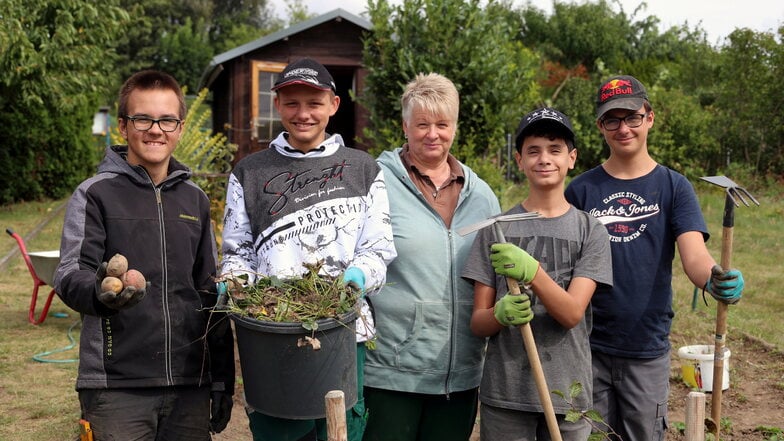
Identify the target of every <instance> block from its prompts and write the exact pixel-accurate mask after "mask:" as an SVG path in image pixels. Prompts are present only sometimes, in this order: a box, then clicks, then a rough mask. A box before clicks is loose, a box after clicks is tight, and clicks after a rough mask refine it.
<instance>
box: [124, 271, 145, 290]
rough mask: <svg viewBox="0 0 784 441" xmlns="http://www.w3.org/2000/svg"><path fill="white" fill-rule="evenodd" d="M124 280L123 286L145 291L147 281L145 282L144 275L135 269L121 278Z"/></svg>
mask: <svg viewBox="0 0 784 441" xmlns="http://www.w3.org/2000/svg"><path fill="white" fill-rule="evenodd" d="M120 280H122V284H123V286H126V287H128V286H133V287H134V288H136V289H143V288H146V285H147V281H146V280H144V276H143V275H142V273H140V272H139V271H137V270H135V269H129V270H128V271H126V272H125V274H123V275H122V277H121V278H120Z"/></svg>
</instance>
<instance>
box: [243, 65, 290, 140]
mask: <svg viewBox="0 0 784 441" xmlns="http://www.w3.org/2000/svg"><path fill="white" fill-rule="evenodd" d="M250 63H251V69H250V70H251V94H250V99H251V103H250V127H251V133H250V137H251V139H252V140H255V141H259V142H270V141H272V140H273V139H275V136H277V133H273V132H275V129H274V128H275V126H276V124H275V123H276V122H278V123H279V122H280V116H279V115H278V114H277V112H276V111H275V109H274V106H273V105H272V102H273V100H274V98H275V92H272V91H270V90H269V89H267V90H262V88H261V87H260V85H259V80H260V78H261V76H262V73H272V74H278V73H280V72H282V71H283V69H285V67H286V64H285V63H278V62H274V61H264V60H251V62H250ZM262 94H263V95H264V96H268V97H269V100H270V113H269V115H259V107H260V103H259V99H260V98H261V95H262ZM260 119H264V120H266V121H268V122H269V130H270V131H269V133H268V134H266V135H268V136H269V138H265V137H262V136H260V133H259V131H260V130H263V128H262V127H260V125H259V121H260Z"/></svg>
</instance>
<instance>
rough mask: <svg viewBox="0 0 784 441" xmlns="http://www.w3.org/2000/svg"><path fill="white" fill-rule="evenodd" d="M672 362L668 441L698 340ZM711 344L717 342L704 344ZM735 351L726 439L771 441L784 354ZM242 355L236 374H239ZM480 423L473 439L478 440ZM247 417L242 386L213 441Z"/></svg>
mask: <svg viewBox="0 0 784 441" xmlns="http://www.w3.org/2000/svg"><path fill="white" fill-rule="evenodd" d="M671 340H672V346H673V352H672V366H671V372H670V402H669V420H670V428H669V432H668V434H667V439H668V440H669V441H682V440H685V436H684V435H683V431H682V430H683V423H684V422H685V421H686V417H685V410H686V397H687V396H688V394H689V392H691V389H690V388H689V387H688V386H687V385H686V384H685V383H684V382H683V379H682V378H681V363H680V360H679V359H678V355H677V350H678V348H679V347H681V346H685V345H689V344H696V343H695V342H687V341H685V339H683V338H681V337H680V336H678V335H672V336H671ZM701 343H702V344H711V343H712V342H701ZM727 347H728V348H729V349H730V351H731V356H730V360H729V368H730V380H731V382H730V388H729V389H727V390H725V391H724V392H723V393H722V412H721V415H722V419H723V420H724V421H725V423H724V425H723V430H724V432H723V433H722V436H721V439H722V440H726V441H746V440H771V439H781V437H782V434H780V435H779V438H772V437H771V434H769V433H766V432H765V430H764V428H773V429H778V430H779V431H781V430H784V353H781V352H777V351H775V350H773V349H772V348H771V347H769V346H768V345H766V344H765V343H763V342H760V341H757V340H754V339H751V338H743V337H733V338H732V339H731V340H730V342H729V343H728V344H727ZM240 372H241V371H240V365H239V359H238V360H237V375H238V376H239V375H240ZM710 399H711V394H710V393H708V394H706V400H705V401H706V406H705V416H706V417H709V416H710V406H711V404H710ZM478 427H479V424H478V422H477V425H476V430H475V431H474V434H473V435H472V436H471V441H479V433H478V432H479V430H478ZM250 437H251V436H250V429H249V428H248V417H247V415H246V414H245V401H244V396H243V389H242V384H238V385H237V387H236V393H235V395H234V409H233V411H232V417H231V421H230V423H229V426H228V427H227V428H226V430H224V431H223V432H222V433H220V434H218V435H215V436H213V440H214V441H236V440H241V439H250Z"/></svg>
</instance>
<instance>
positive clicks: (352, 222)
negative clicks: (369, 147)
mask: <svg viewBox="0 0 784 441" xmlns="http://www.w3.org/2000/svg"><path fill="white" fill-rule="evenodd" d="M272 90H273V91H275V92H276V96H275V99H274V104H275V108H276V109H277V111H278V113H279V114H280V117H281V122H282V123H283V127H284V128H285V131H284V132H282V133H281V134H280V135H279V136H278V137H277V138H275V140H273V141H272V142H271V143H270V146H269V148H268V149H266V150H263V151H260V152H257V153H254V154H252V155H250V156H248V157H246V158H243V159H242V160H241V161H240V162H239V163H238V164H237V166H236V167H235V168H234V170H233V171H232V173H231V175H230V176H229V184H228V189H227V196H226V211H225V217H224V222H223V244H222V251H223V266H222V274H224V275H231V276H232V277H237V276H241V275H246V276H247V277H248V283H251V284H253V283H255V282H256V279H257V277H259V276H277V277H278V278H281V279H286V278H294V277H299V276H301V275H303V274H304V273H305V272H306V268H305V267H304V264H316V263H318V262H322V263H323V264H322V266H321V272H322V273H324V274H326V275H330V276H333V277H339V276H342V277H343V281H344V283H346V284H351V285H354V286H356V287H357V288H359V289H361V290H362V292H363V293H366V294H367V295H373V294H374V293H375V292H376V291H377V290H378V289H379V288H380V287H381V286H382V285H383V284H384V282H385V280H386V266H387V264H388V263H389V262H391V261H392V259H394V258H395V256H396V255H397V254H396V252H395V247H394V242H393V238H392V227H391V221H390V217H389V202H388V198H387V193H386V185H385V183H384V175H383V173H382V171H381V169H380V167H379V166H378V164H377V163H376V161H375V160H374V159H373V157H372V156H370V155H368V154H367V153H365V152H363V151H360V150H355V149H350V148H347V147H346V146H345V145H344V144H343V139H342V137H341V136H340V135H337V134H335V135H329V134H327V133H326V127H327V123H328V122H329V118H330V117H331V116H332V115H334V114H335V112H337V110H338V106H339V105H340V98H339V97H338V96H337V95H336V94H335V82H334V81H333V80H332V76H331V75H330V74H329V72H328V71H327V69H326V68H324V66H322V65H321V64H319V63H317V62H316V61H313V60H311V59H307V58H306V59H303V60H299V61H296V62H293V63H291V64H289V65H288V66H287V67H286V68H285V69H284V70H283V72H281V74H280V76H279V78H278V80H277V82H276V83H275V85H274V86H273V87H272ZM360 306H361V314H360V315H361V317H360V319H358V320H357V321H356V327H357V343H358V345H357V369H358V372H357V379H358V401H357V404H356V405H355V406H354V407H353V408H352V409H349V410H348V412H347V413H346V420H347V426H348V439H349V440H353V441H359V440H360V439H361V438H362V433H363V431H364V424H365V421H366V418H367V415H366V412H365V408H364V400H363V398H362V387H363V381H362V372H363V368H364V358H365V357H364V354H365V352H364V351H365V345H364V342H365V341H367V340H369V339H372V338H373V335H374V334H375V327H374V324H373V318H372V316H371V314H370V309H369V307H368V304H367V302H366V300H365V299H364V297H363V299H362V300H361V304H360ZM244 374H246V375H251V374H252V373H244ZM248 418H249V421H250V428H251V432H252V433H253V439H254V441H259V440H265V441H266V440H268V441H294V440H315V439H316V437H317V436H318V439H326V426H325V421H324V419H320V420H289V419H282V418H276V417H273V416H270V415H265V414H262V413H260V412H257V411H251V412H250V413H249V415H248Z"/></svg>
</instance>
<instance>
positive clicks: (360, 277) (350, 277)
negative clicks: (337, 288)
mask: <svg viewBox="0 0 784 441" xmlns="http://www.w3.org/2000/svg"><path fill="white" fill-rule="evenodd" d="M343 283H345V284H346V285H348V286H350V287H351V288H353V289H354V290H355V291H358V292H359V296H360V297H362V296H364V295H365V273H363V272H362V270H361V269H359V268H357V267H355V266H351V267H348V268H347V269H346V271H345V272H344V273H343Z"/></svg>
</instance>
